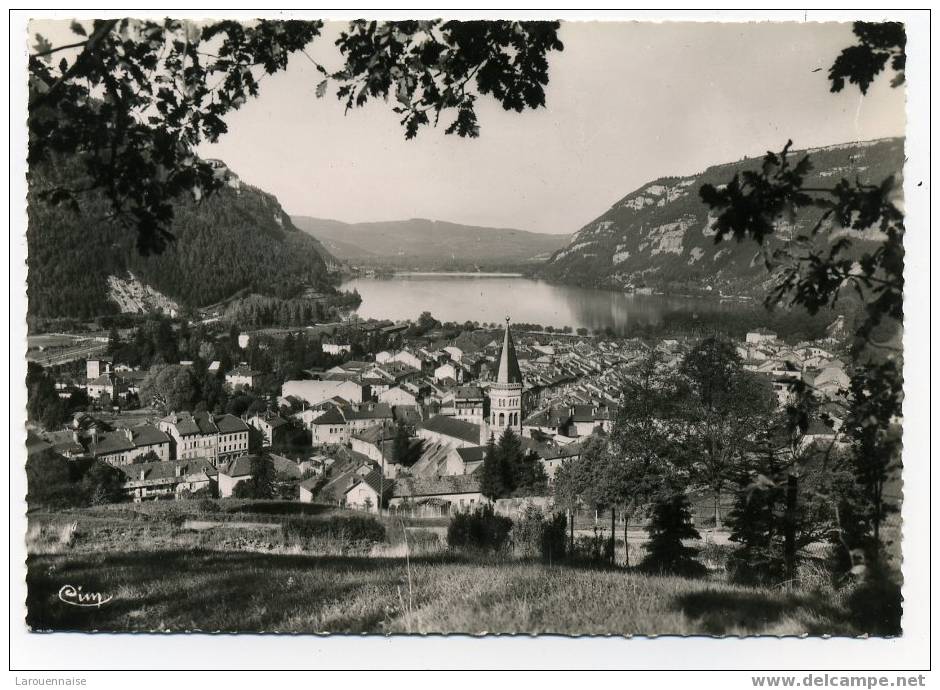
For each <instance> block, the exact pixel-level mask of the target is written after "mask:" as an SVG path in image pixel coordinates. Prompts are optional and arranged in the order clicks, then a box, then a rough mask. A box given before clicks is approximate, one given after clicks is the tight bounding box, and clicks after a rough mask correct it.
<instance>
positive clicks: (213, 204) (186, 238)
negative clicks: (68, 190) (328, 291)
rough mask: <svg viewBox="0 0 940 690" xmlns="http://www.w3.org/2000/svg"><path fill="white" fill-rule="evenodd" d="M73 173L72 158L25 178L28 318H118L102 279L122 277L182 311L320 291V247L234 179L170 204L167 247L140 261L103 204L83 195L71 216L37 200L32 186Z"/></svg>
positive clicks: (324, 278) (130, 238)
mask: <svg viewBox="0 0 940 690" xmlns="http://www.w3.org/2000/svg"><path fill="white" fill-rule="evenodd" d="M78 175H79V173H78V166H77V165H76V164H75V162H74V161H72V162H71V163H69V162H63V163H61V164H60V165H57V166H54V167H53V166H46V167H44V168H43V169H41V170H34V171H31V172H30V180H29V190H30V191H29V195H28V204H27V206H28V217H29V224H28V227H27V232H26V236H27V246H28V252H29V253H28V258H27V265H28V276H27V285H28V296H29V315H30V316H31V317H34V318H35V317H40V318H57V317H71V318H90V317H94V316H97V315H100V314H105V313H113V312H115V311H118V309H119V308H118V305H117V303H116V302H115V301H114V300H112V299H110V298H109V277H111V276H114V277H117V278H119V279H121V280H123V279H125V278H126V277H128V276H129V275H130V274H131V273H132V274H133V277H134V278H136V280H138V281H140V282H141V283H143V284H144V285H146V286H148V287H149V288H152V289H153V290H156V291H157V292H159V293H162V294H163V295H165V296H166V297H167V298H169V299H170V300H173V301H175V302H177V303H179V304H180V305H181V306H184V307H198V306H203V305H208V304H213V303H215V302H218V301H219V300H222V299H224V298H226V297H229V296H230V295H232V294H234V293H236V292H238V291H240V290H248V291H250V292H252V293H258V294H262V295H271V296H276V297H284V298H286V297H294V296H297V295H300V294H301V293H302V292H303V291H304V290H305V289H306V288H316V289H323V288H325V287H327V286H328V284H329V280H328V271H327V262H330V263H332V262H334V260H333V258H332V257H331V256H330V254H329V253H328V252H327V251H326V249H325V248H324V247H323V245H321V244H320V243H319V242H318V241H317V240H316V239H314V238H313V237H311V236H310V235H308V234H307V233H303V232H301V231H299V230H298V229H297V228H296V227H295V226H294V224H293V223H292V222H291V219H290V217H289V216H288V215H287V214H286V213H285V212H284V210H283V209H282V208H281V206H280V204H279V203H278V201H277V199H276V198H275V197H274V196H272V195H271V194H268V193H267V192H264V191H262V190H260V189H256V188H254V187H250V186H248V185H245V184H243V183H240V182H239V181H238V180H237V178H233V180H232V183H231V184H230V185H229V186H226V187H223V188H222V189H221V190H219V191H218V192H216V193H215V194H213V195H211V196H209V197H207V198H204V199H203V200H202V201H200V202H198V203H197V202H195V201H193V199H192V198H183V199H180V200H179V203H178V204H177V205H176V207H175V217H174V219H173V223H172V226H171V231H172V233H173V234H174V235H175V236H176V241H174V242H172V243H171V244H170V246H169V248H168V249H167V250H166V251H165V252H164V253H162V254H160V255H156V256H141V255H140V254H139V253H138V252H137V250H136V247H135V244H134V242H135V233H134V231H133V229H132V228H127V227H124V226H122V225H121V224H119V223H118V222H115V221H113V220H110V219H109V217H108V216H109V213H110V211H111V209H110V206H109V205H108V204H107V203H106V202H105V201H104V200H103V199H101V198H100V197H98V196H95V195H93V194H87V195H85V196H84V197H83V198H82V202H81V208H80V210H79V212H76V211H75V210H74V209H72V208H71V207H69V206H66V205H58V206H54V205H52V204H49V203H46V202H44V201H41V200H39V199H38V197H37V194H36V191H37V190H38V189H42V188H45V187H48V186H49V185H51V184H53V183H57V182H58V183H65V184H69V183H70V182H73V181H74V180H76V179H77V178H78ZM324 257H325V259H324ZM129 272H130V273H129ZM111 282H112V284H113V283H114V281H113V280H112V281H111Z"/></svg>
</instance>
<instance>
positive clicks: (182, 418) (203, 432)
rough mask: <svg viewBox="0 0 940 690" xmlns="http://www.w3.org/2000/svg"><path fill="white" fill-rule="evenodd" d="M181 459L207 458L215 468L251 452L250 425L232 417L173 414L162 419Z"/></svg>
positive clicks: (174, 455) (161, 426)
mask: <svg viewBox="0 0 940 690" xmlns="http://www.w3.org/2000/svg"><path fill="white" fill-rule="evenodd" d="M160 430H161V431H163V432H164V433H166V434H168V435H169V436H170V439H171V453H172V456H171V457H173V458H175V459H177V460H185V459H187V458H207V459H208V460H209V461H210V462H211V463H212V465H213V466H214V467H218V466H219V465H220V464H222V463H225V462H228V461H229V460H231V459H232V458H235V457H238V456H239V455H245V454H246V453H248V450H249V448H248V446H249V438H248V432H249V426H248V425H247V424H246V423H245V422H243V421H242V420H241V419H239V418H238V417H235V416H234V415H230V414H221V415H210V414H209V413H207V412H196V413H190V412H181V413H179V414H177V413H171V414H169V415H167V416H166V417H164V418H163V419H161V420H160Z"/></svg>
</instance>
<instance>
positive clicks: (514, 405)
mask: <svg viewBox="0 0 940 690" xmlns="http://www.w3.org/2000/svg"><path fill="white" fill-rule="evenodd" d="M487 394H488V398H489V403H490V406H489V407H490V413H489V417H488V419H487V423H486V424H484V427H486V428H485V429H484V436H485V438H486V439H488V438H489V437H490V435H491V434H492V436H493V437H494V438H497V439H498V438H499V437H500V436H502V434H503V431H505V430H506V429H512V430H513V431H514V432H515V433H516V434H518V435H520V436H521V435H522V371H521V370H520V369H519V359H518V358H517V357H516V346H515V344H514V343H513V342H512V334H511V333H510V332H509V317H508V316H507V317H506V330H505V331H504V332H503V347H502V349H501V350H500V353H499V369H498V370H497V372H496V380H495V381H493V382H492V383H490V385H489V388H488V391H487ZM484 442H485V441H484Z"/></svg>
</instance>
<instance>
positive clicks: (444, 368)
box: [434, 362, 463, 381]
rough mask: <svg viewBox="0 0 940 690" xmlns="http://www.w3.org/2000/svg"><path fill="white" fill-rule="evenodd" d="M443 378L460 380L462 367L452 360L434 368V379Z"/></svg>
mask: <svg viewBox="0 0 940 690" xmlns="http://www.w3.org/2000/svg"><path fill="white" fill-rule="evenodd" d="M458 377H459V378H458ZM445 379H453V380H454V381H460V380H462V379H463V369H461V368H460V367H458V366H457V365H456V364H453V363H452V362H445V363H444V364H442V365H440V366H439V367H437V368H436V369H435V370H434V380H435V381H444V380H445Z"/></svg>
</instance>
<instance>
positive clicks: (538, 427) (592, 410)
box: [522, 402, 618, 438]
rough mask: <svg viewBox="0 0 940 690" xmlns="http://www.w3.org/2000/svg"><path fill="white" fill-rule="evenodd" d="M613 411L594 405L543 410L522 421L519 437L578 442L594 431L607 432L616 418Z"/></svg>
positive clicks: (606, 405) (599, 404) (611, 408)
mask: <svg viewBox="0 0 940 690" xmlns="http://www.w3.org/2000/svg"><path fill="white" fill-rule="evenodd" d="M617 409H618V408H617V407H616V406H614V405H610V404H606V403H596V402H595V403H585V404H575V405H568V406H565V407H560V406H553V407H547V408H545V409H543V410H539V411H538V412H535V413H533V414H531V415H529V416H528V417H526V418H525V419H524V420H523V421H522V434H523V436H528V437H530V438H533V437H535V435H536V434H543V435H548V436H556V437H568V438H582V437H584V436H590V435H591V434H592V433H594V430H595V429H597V428H598V427H600V428H601V429H603V430H604V431H606V432H609V431H610V430H611V429H612V428H613V424H614V420H615V419H616V418H617Z"/></svg>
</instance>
